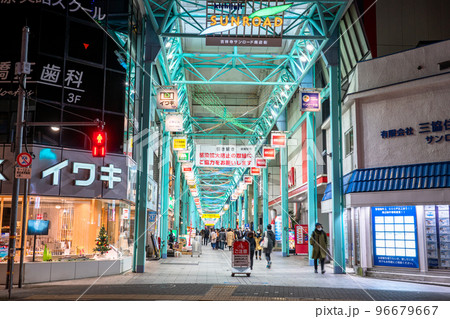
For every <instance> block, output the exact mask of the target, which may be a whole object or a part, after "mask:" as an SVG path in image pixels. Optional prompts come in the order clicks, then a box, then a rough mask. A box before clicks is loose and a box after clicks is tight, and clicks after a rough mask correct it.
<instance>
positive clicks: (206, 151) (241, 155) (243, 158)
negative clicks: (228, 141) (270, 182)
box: [195, 144, 255, 167]
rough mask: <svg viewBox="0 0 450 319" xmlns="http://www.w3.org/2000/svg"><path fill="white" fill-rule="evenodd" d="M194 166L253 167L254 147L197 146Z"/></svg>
mask: <svg viewBox="0 0 450 319" xmlns="http://www.w3.org/2000/svg"><path fill="white" fill-rule="evenodd" d="M195 159H196V163H195V164H196V165H197V166H200V167H252V166H255V146H253V145H247V146H235V145H226V146H222V145H217V146H216V145H201V144H199V145H197V147H196V156H195Z"/></svg>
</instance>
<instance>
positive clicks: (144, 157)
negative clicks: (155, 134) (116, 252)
mask: <svg viewBox="0 0 450 319" xmlns="http://www.w3.org/2000/svg"><path fill="white" fill-rule="evenodd" d="M145 70H146V73H145V75H144V83H145V85H144V101H143V103H140V109H141V110H140V112H141V114H142V117H141V119H140V120H141V125H140V127H141V132H140V133H141V134H139V135H140V136H139V139H138V140H137V141H135V146H136V148H137V154H138V157H137V158H139V159H140V160H139V161H138V172H137V181H136V216H135V220H134V222H135V228H134V229H135V234H134V236H135V237H134V238H135V241H134V247H133V267H132V268H133V272H137V273H143V272H144V268H145V257H146V252H145V246H146V239H147V236H146V233H147V203H148V200H147V196H148V157H149V145H148V140H149V128H150V109H151V108H152V105H151V104H152V101H151V88H152V81H151V76H148V74H152V64H151V63H146V64H145Z"/></svg>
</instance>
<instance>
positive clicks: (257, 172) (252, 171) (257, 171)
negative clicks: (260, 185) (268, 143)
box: [250, 167, 261, 175]
mask: <svg viewBox="0 0 450 319" xmlns="http://www.w3.org/2000/svg"><path fill="white" fill-rule="evenodd" d="M260 174H261V169H260V168H258V167H252V168H250V175H260Z"/></svg>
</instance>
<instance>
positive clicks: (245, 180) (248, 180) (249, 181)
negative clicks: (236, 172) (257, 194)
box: [244, 175, 253, 184]
mask: <svg viewBox="0 0 450 319" xmlns="http://www.w3.org/2000/svg"><path fill="white" fill-rule="evenodd" d="M252 182H253V178H252V177H251V176H249V175H244V183H245V184H251V183H252Z"/></svg>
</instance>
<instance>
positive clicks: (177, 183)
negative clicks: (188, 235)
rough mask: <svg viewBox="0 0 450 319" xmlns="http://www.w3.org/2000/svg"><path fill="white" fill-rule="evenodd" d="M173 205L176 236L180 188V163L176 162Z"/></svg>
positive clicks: (178, 219)
mask: <svg viewBox="0 0 450 319" xmlns="http://www.w3.org/2000/svg"><path fill="white" fill-rule="evenodd" d="M174 187H175V192H174V198H175V204H174V207H173V209H174V219H175V222H174V228H175V229H176V231H177V234H178V235H180V200H181V198H180V188H181V163H179V162H177V163H176V164H175V184H174Z"/></svg>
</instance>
